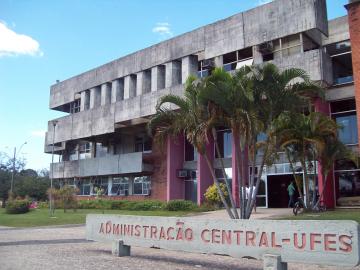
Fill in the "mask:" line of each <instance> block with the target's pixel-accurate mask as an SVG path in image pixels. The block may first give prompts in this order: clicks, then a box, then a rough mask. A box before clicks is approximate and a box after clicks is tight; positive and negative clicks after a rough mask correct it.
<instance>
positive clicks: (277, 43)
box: [259, 34, 301, 62]
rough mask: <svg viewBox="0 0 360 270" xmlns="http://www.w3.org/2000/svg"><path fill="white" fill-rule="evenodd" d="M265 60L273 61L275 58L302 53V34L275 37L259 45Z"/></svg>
mask: <svg viewBox="0 0 360 270" xmlns="http://www.w3.org/2000/svg"><path fill="white" fill-rule="evenodd" d="M259 51H260V53H261V54H262V57H263V61H264V62H266V61H271V60H274V59H275V58H280V57H287V56H292V55H295V54H299V53H301V39H300V34H295V35H290V36H286V37H283V38H279V39H275V40H272V41H268V42H265V43H263V44H260V45H259Z"/></svg>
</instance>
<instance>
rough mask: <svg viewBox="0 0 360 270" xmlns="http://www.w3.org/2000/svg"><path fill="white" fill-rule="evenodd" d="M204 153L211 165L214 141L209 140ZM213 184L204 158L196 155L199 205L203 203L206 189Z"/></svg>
mask: <svg viewBox="0 0 360 270" xmlns="http://www.w3.org/2000/svg"><path fill="white" fill-rule="evenodd" d="M206 153H207V155H208V157H209V158H210V161H211V163H213V161H214V141H213V140H211V141H210V142H209V144H208V145H207V146H206ZM213 183H214V180H213V179H212V176H211V171H210V169H209V166H208V164H207V162H206V160H205V157H204V156H202V155H200V154H199V155H198V162H197V202H198V205H201V204H202V203H203V202H204V199H205V197H204V194H205V192H206V189H207V188H208V187H209V186H211V185H212V184H213Z"/></svg>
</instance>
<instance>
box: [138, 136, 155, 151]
mask: <svg viewBox="0 0 360 270" xmlns="http://www.w3.org/2000/svg"><path fill="white" fill-rule="evenodd" d="M151 149H152V142H151V138H149V137H148V136H139V137H136V138H135V152H144V153H150V152H151Z"/></svg>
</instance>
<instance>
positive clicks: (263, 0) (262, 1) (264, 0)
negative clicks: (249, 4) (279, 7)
mask: <svg viewBox="0 0 360 270" xmlns="http://www.w3.org/2000/svg"><path fill="white" fill-rule="evenodd" d="M272 1H273V0H258V5H259V6H260V5H265V4H267V3H270V2H272Z"/></svg>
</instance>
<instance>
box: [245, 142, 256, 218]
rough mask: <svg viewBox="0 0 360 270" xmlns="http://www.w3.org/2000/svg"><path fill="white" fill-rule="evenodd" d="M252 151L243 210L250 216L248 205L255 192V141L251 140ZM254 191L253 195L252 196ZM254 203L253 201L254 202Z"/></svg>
mask: <svg viewBox="0 0 360 270" xmlns="http://www.w3.org/2000/svg"><path fill="white" fill-rule="evenodd" d="M252 148H253V153H252V165H251V167H252V168H251V177H250V183H249V194H248V200H247V202H246V208H245V209H246V210H245V216H246V217H250V215H251V212H250V206H251V204H252V201H253V200H256V194H255V190H253V189H254V184H255V183H254V182H255V167H256V141H253V143H252ZM253 193H254V196H253ZM254 204H255V202H254ZM251 210H252V209H251Z"/></svg>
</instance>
